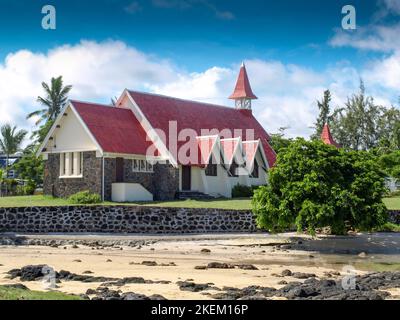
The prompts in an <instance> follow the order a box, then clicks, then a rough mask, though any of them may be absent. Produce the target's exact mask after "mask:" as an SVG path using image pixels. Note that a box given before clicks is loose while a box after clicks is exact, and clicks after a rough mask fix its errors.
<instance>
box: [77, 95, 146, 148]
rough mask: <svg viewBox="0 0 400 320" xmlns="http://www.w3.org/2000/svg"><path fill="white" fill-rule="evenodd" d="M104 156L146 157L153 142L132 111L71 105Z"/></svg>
mask: <svg viewBox="0 0 400 320" xmlns="http://www.w3.org/2000/svg"><path fill="white" fill-rule="evenodd" d="M71 103H72V105H73V106H74V108H75V110H76V111H77V112H78V114H79V116H80V117H81V118H82V120H83V121H84V122H85V124H86V126H87V127H88V129H89V131H90V132H91V133H92V135H93V136H94V138H95V139H96V141H97V142H98V143H99V145H100V147H101V148H102V149H103V151H104V152H107V153H121V154H134V155H146V152H147V150H148V148H149V147H150V146H151V145H152V142H150V141H147V134H146V133H145V131H144V130H143V128H142V126H141V124H140V123H139V121H138V120H137V119H136V117H135V115H134V114H133V112H132V111H131V110H129V109H120V108H115V107H111V106H110V107H108V106H104V105H98V104H93V103H84V102H78V101H71Z"/></svg>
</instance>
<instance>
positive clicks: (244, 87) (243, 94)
mask: <svg viewBox="0 0 400 320" xmlns="http://www.w3.org/2000/svg"><path fill="white" fill-rule="evenodd" d="M243 98H248V99H257V97H256V95H255V94H254V93H253V90H251V86H250V81H249V77H248V76H247V71H246V66H245V65H244V64H242V67H241V68H240V72H239V77H238V79H237V82H236V87H235V91H234V92H233V93H232V95H231V96H230V97H229V99H232V100H236V99H243Z"/></svg>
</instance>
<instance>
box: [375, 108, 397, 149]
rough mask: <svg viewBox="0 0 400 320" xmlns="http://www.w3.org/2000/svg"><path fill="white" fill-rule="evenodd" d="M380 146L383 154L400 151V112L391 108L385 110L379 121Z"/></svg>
mask: <svg viewBox="0 0 400 320" xmlns="http://www.w3.org/2000/svg"><path fill="white" fill-rule="evenodd" d="M377 128H378V133H379V137H378V146H377V148H378V149H379V152H380V153H382V154H386V153H391V152H393V151H396V150H400V110H399V109H397V108H395V107H391V108H385V109H383V112H382V115H381V117H379V119H378V123H377Z"/></svg>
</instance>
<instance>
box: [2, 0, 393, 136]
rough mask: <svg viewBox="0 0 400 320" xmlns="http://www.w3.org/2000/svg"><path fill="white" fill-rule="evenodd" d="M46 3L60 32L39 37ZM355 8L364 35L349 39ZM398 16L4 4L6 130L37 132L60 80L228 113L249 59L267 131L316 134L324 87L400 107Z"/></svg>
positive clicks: (381, 1) (307, 9) (78, 90)
mask: <svg viewBox="0 0 400 320" xmlns="http://www.w3.org/2000/svg"><path fill="white" fill-rule="evenodd" d="M46 4H51V5H54V6H55V8H56V10H57V29H56V30H50V31H49V30H44V29H42V28H41V19H42V14H41V8H42V7H43V6H44V5H46ZM346 4H352V5H354V6H355V8H356V10H357V30H355V31H343V30H341V20H342V17H343V15H342V14H341V9H342V7H343V6H344V5H346ZM399 17H400V0H353V1H342V0H325V1H321V0H318V1H317V0H304V1H299V0H280V1H260V0H247V1H233V0H216V1H211V0H146V1H144V0H134V1H132V0H97V1H83V0H80V1H78V0H69V1H61V0H59V1H37V0H0V44H1V45H0V93H1V94H2V95H6V97H3V98H0V111H1V112H2V114H3V115H4V116H3V117H2V119H0V122H16V123H17V124H18V125H21V126H24V127H29V128H31V127H32V123H27V122H26V121H25V119H24V114H25V113H26V112H27V111H31V110H32V109H35V108H36V107H37V105H36V102H35V98H36V96H37V95H38V94H40V82H41V81H48V79H49V78H50V77H51V76H57V75H58V74H63V76H64V78H65V80H66V81H67V82H68V83H70V84H72V85H73V86H74V91H73V92H72V95H73V97H74V98H81V99H85V100H93V101H99V102H108V101H109V99H110V97H111V96H114V95H118V94H119V93H120V92H121V91H122V90H123V89H124V88H125V87H129V88H132V89H140V90H147V91H153V92H159V93H165V94H170V95H176V96H181V97H184V98H192V99H198V100H204V101H208V102H218V103H223V104H229V103H230V102H229V101H227V100H226V99H225V98H226V97H227V96H228V95H229V94H230V93H231V92H230V91H231V90H232V86H233V85H234V81H235V77H236V74H237V68H238V66H239V64H240V63H241V61H242V60H245V61H246V62H247V64H248V70H249V74H250V79H251V81H252V82H253V84H254V85H253V86H254V87H255V88H254V89H255V91H256V93H257V94H258V95H259V97H260V100H259V101H257V103H256V104H255V110H254V111H255V113H256V115H257V116H258V117H259V119H260V121H261V122H262V123H263V125H264V126H265V127H266V129H267V130H268V131H270V132H274V131H276V130H277V129H278V128H279V127H283V126H289V127H290V128H291V129H290V130H289V131H290V134H291V135H304V136H306V135H307V134H309V132H310V131H309V127H310V126H311V125H312V122H313V119H314V117H315V100H316V99H317V98H319V96H320V95H321V94H322V91H323V89H325V88H330V89H331V90H332V91H333V92H334V103H335V104H337V105H340V104H341V103H343V102H344V101H345V99H346V97H347V96H348V95H350V94H351V93H352V92H354V91H355V90H356V89H357V85H358V81H359V78H360V77H362V78H363V79H364V80H365V82H366V85H367V89H368V90H370V93H371V94H373V95H374V96H375V97H376V98H377V101H378V102H380V103H383V104H394V103H396V102H397V97H398V96H400V93H399V92H398V91H399V90H397V84H398V80H396V74H395V72H397V70H400V67H399V65H400V62H399V61H400V58H399V56H400V54H399V52H400V41H397V40H395V37H396V36H397V34H398V33H396V32H394V30H397V28H399V29H398V30H400V25H399ZM379 70H380V72H378V71H379ZM385 70H388V71H390V72H386V73H385V72H384V71H385ZM375 71H376V72H375ZM388 73H389V74H388ZM398 78H400V77H398ZM2 81H3V85H2V84H1V82H2ZM5 81H6V82H8V86H7V85H6V84H4V82H5ZM14 83H15V84H18V85H21V86H22V88H24V89H25V90H24V92H25V95H24V94H21V92H20V91H21V90H13V89H10V88H9V86H11V84H14ZM12 104H15V106H11V105H12Z"/></svg>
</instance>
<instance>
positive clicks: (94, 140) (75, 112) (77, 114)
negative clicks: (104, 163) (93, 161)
mask: <svg viewBox="0 0 400 320" xmlns="http://www.w3.org/2000/svg"><path fill="white" fill-rule="evenodd" d="M71 109H72V111H73V112H74V114H75V115H76V117H77V118H78V121H79V122H80V123H81V125H82V126H83V128H84V129H85V131H86V133H87V134H88V135H89V137H90V138H91V139H92V140H93V142H94V144H95V145H96V147H97V148H98V150H99V151H100V152H101V153H103V149H102V148H101V147H100V144H99V143H98V142H97V140H96V138H95V137H94V136H93V134H92V132H91V131H90V130H89V128H88V127H87V125H86V123H85V122H84V121H83V120H82V118H81V116H80V115H79V113H78V111H76V109H75V107H74V104H73V103H72V102H71Z"/></svg>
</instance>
